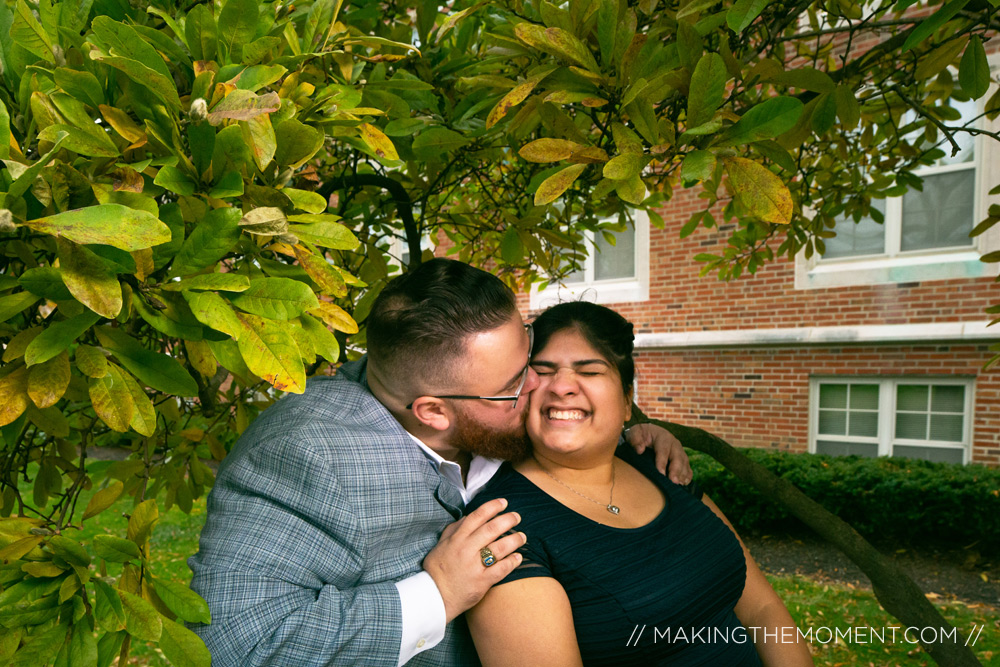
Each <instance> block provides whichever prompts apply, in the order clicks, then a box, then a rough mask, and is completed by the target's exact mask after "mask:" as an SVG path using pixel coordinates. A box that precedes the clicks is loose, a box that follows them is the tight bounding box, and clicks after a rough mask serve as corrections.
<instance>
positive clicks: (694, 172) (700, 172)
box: [681, 151, 715, 183]
mask: <svg viewBox="0 0 1000 667" xmlns="http://www.w3.org/2000/svg"><path fill="white" fill-rule="evenodd" d="M714 172H715V154H714V153H712V152H710V151H692V152H691V153H688V154H687V155H685V156H684V162H683V163H682V164H681V177H682V178H683V180H684V182H685V183H696V182H698V181H707V180H709V179H710V178H712V174H713V173H714Z"/></svg>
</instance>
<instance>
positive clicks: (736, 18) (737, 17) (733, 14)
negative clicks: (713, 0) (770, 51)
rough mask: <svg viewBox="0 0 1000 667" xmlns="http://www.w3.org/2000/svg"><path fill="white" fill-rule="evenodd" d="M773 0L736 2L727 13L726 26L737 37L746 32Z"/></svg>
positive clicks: (740, 0) (742, 0)
mask: <svg viewBox="0 0 1000 667" xmlns="http://www.w3.org/2000/svg"><path fill="white" fill-rule="evenodd" d="M770 2H771V0H736V3H735V4H734V5H733V6H732V7H730V8H729V11H728V12H726V24H727V25H728V26H729V29H730V30H732V31H733V32H735V33H736V34H737V35H738V34H740V33H741V32H743V31H744V30H746V29H747V28H748V27H749V26H750V24H751V23H753V20H754V19H755V18H757V17H758V16H760V13H761V12H762V11H764V8H765V7H767V6H768V4H770Z"/></svg>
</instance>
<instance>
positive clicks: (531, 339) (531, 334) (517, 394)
mask: <svg viewBox="0 0 1000 667" xmlns="http://www.w3.org/2000/svg"><path fill="white" fill-rule="evenodd" d="M524 330H525V331H527V332H528V363H526V364H525V365H524V370H522V371H521V380H520V381H519V382H518V383H517V389H515V390H514V393H513V395H511V396H466V395H464V394H447V395H444V396H430V397H429V398H453V399H460V400H478V401H510V408H511V410H513V409H514V407H515V406H517V399H519V398H521V392H522V391H523V390H524V384H525V383H526V382H527V381H528V371H529V370H531V352H532V350H533V349H534V346H535V330H534V329H532V328H531V325H530V324H525V325H524ZM412 407H413V403H412V402H411V403H410V404H409V405H407V406H406V409H407V410H409V409H410V408H412Z"/></svg>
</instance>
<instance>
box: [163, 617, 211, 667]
mask: <svg viewBox="0 0 1000 667" xmlns="http://www.w3.org/2000/svg"><path fill="white" fill-rule="evenodd" d="M162 620H163V634H161V635H160V642H159V644H158V646H159V647H160V650H162V651H163V655H164V656H166V658H167V660H169V661H170V664H171V665H174V667H209V666H210V665H211V664H212V655H211V654H210V653H209V652H208V649H207V648H206V647H205V642H203V641H202V639H201V637H199V636H198V635H196V634H195V633H193V632H191V631H190V630H188V629H187V628H185V627H184V626H183V625H181V624H180V623H175V622H174V621H171V620H169V619H166V618H164V619H162Z"/></svg>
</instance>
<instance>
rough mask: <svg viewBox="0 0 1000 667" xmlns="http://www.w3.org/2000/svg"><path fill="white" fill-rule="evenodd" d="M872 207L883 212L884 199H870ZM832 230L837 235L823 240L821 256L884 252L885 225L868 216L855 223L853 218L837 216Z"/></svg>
mask: <svg viewBox="0 0 1000 667" xmlns="http://www.w3.org/2000/svg"><path fill="white" fill-rule="evenodd" d="M872 208H874V209H877V210H879V211H881V212H883V213H885V201H884V200H874V201H872ZM834 230H835V231H836V232H837V235H836V236H835V237H833V238H832V239H826V240H825V242H826V252H825V253H824V254H823V257H828V258H836V257H856V256H859V255H881V254H882V253H884V252H885V227H884V226H883V225H881V224H879V223H877V222H875V221H874V220H873V219H872V218H871V217H869V216H866V217H864V218H861V221H860V222H858V223H857V224H855V222H854V218H848V217H843V216H841V217H838V218H837V226H836V227H834Z"/></svg>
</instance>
